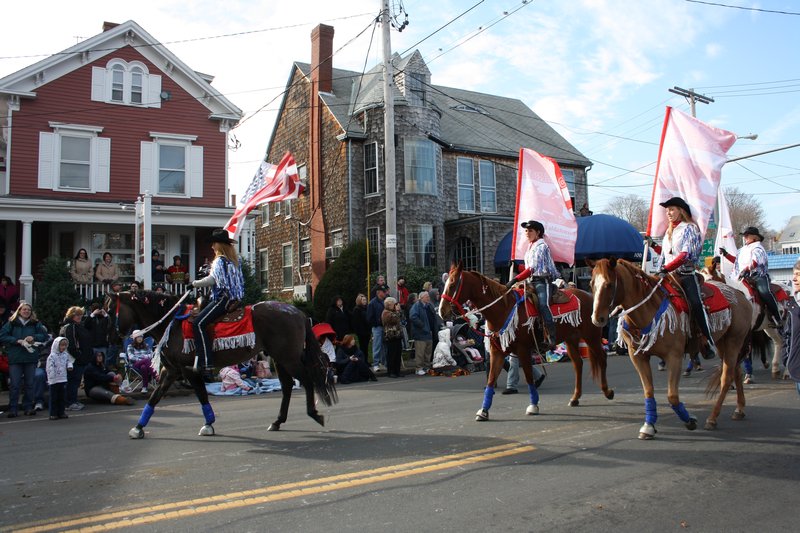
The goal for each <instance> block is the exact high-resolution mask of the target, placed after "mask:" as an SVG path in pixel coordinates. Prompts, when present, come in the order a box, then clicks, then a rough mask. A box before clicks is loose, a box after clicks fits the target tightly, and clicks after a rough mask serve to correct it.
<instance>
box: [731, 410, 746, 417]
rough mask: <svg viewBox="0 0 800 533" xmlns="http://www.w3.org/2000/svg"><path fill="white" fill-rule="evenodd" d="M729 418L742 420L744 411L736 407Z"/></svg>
mask: <svg viewBox="0 0 800 533" xmlns="http://www.w3.org/2000/svg"><path fill="white" fill-rule="evenodd" d="M731 420H744V411H740V410H738V409H736V410H735V411H734V412H733V414H732V415H731Z"/></svg>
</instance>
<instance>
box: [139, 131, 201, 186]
mask: <svg viewBox="0 0 800 533" xmlns="http://www.w3.org/2000/svg"><path fill="white" fill-rule="evenodd" d="M150 137H151V138H152V139H153V141H152V142H148V141H142V142H141V162H140V165H141V166H140V184H139V189H140V190H139V192H140V193H142V194H143V193H144V192H145V191H149V192H150V194H152V195H154V196H160V197H168V198H198V197H199V198H202V196H203V147H202V146H195V145H194V144H193V143H194V142H195V141H196V140H197V135H184V134H179V133H163V132H156V131H151V132H150ZM162 145H164V146H182V147H183V148H184V150H185V152H184V161H185V164H186V168H185V169H184V171H185V175H184V176H185V179H184V191H183V193H182V194H179V193H171V192H161V191H160V189H159V183H160V176H159V173H160V168H161V164H160V154H161V146H162Z"/></svg>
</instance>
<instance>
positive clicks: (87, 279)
mask: <svg viewBox="0 0 800 533" xmlns="http://www.w3.org/2000/svg"><path fill="white" fill-rule="evenodd" d="M69 275H70V276H72V281H74V282H75V283H80V284H82V285H86V284H87V283H91V282H92V262H91V261H89V254H88V253H86V248H81V249H80V250H78V253H77V254H75V259H73V260H72V266H70V268H69Z"/></svg>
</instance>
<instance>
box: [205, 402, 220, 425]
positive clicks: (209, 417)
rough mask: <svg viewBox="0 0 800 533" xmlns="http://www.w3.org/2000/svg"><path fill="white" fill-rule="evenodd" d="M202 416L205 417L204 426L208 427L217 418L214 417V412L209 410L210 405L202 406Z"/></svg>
mask: <svg viewBox="0 0 800 533" xmlns="http://www.w3.org/2000/svg"><path fill="white" fill-rule="evenodd" d="M203 416H204V417H206V424H208V425H209V426H210V425H211V424H213V423H214V422H215V421H216V420H217V417H215V416H214V410H213V409H212V408H211V404H210V403H204V404H203Z"/></svg>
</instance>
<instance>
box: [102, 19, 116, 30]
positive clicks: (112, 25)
mask: <svg viewBox="0 0 800 533" xmlns="http://www.w3.org/2000/svg"><path fill="white" fill-rule="evenodd" d="M117 26H119V23H118V22H108V21H106V22H103V31H108V30H113V29H114V28H116V27H117Z"/></svg>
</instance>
